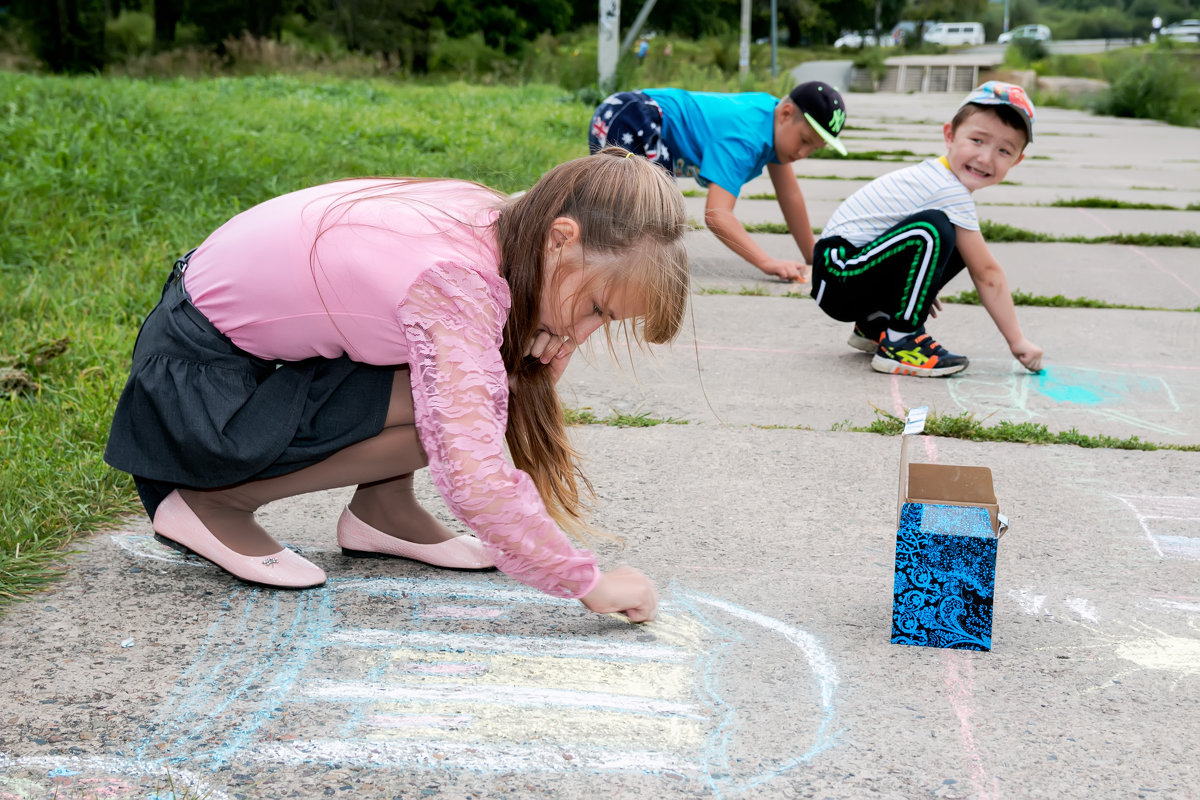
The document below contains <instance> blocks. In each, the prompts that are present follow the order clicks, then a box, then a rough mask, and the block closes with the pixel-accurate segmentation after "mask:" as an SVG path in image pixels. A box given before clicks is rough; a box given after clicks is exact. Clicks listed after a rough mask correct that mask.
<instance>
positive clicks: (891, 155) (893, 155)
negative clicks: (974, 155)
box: [808, 147, 937, 161]
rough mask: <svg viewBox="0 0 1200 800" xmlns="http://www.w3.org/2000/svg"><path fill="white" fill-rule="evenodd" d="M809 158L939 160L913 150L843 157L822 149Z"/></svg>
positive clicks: (860, 153) (852, 153)
mask: <svg viewBox="0 0 1200 800" xmlns="http://www.w3.org/2000/svg"><path fill="white" fill-rule="evenodd" d="M808 157H809V158H817V159H824V158H835V159H841V160H842V161H909V160H913V159H922V160H924V159H926V158H937V155H936V154H933V153H930V154H928V155H918V154H916V153H914V152H913V151H912V150H861V151H859V152H855V151H850V152H849V153H847V154H846V155H842V154H841V153H839V152H838V151H836V150H834V149H833V148H832V147H822V148H821V149H820V150H816V151H814V152H813V153H811V154H810V155H809V156H808Z"/></svg>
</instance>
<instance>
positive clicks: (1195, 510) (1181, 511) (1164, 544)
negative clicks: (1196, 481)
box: [1113, 494, 1200, 561]
mask: <svg viewBox="0 0 1200 800" xmlns="http://www.w3.org/2000/svg"><path fill="white" fill-rule="evenodd" d="M1113 497H1115V498H1117V499H1118V500H1120V501H1121V502H1122V503H1124V504H1125V505H1126V506H1127V507H1128V508H1129V510H1130V511H1132V512H1133V514H1134V516H1135V517H1136V518H1137V521H1138V524H1139V525H1140V526H1141V528H1142V532H1143V533H1144V534H1145V536H1146V540H1147V541H1148V542H1149V543H1150V546H1151V548H1153V550H1154V552H1155V553H1156V554H1157V555H1158V557H1159V558H1178V559H1186V560H1189V561H1200V497H1178V496H1169V495H1168V496H1159V495H1144V494H1141V495H1119V494H1118V495H1113Z"/></svg>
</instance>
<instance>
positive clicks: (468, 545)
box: [337, 506, 496, 569]
mask: <svg viewBox="0 0 1200 800" xmlns="http://www.w3.org/2000/svg"><path fill="white" fill-rule="evenodd" d="M337 540H338V544H339V545H341V547H342V553H344V554H345V555H348V556H353V557H355V558H370V557H374V556H397V557H399V558H408V559H412V560H413V561H420V562H422V563H425V564H432V565H433V566H435V567H446V568H448V569H495V567H496V563H495V562H494V561H492V557H491V556H489V555H488V553H487V550H485V549H484V548H483V542H481V541H479V540H478V539H476V538H475V537H474V536H456V537H454V538H453V539H447V540H446V541H444V542H438V543H437V544H417V543H416V542H409V541H406V540H404V539H397V538H396V537H395V536H388V535H387V534H386V533H384V532H383V531H380V530H377V529H375V528H372V527H371V526H370V525H368V524H367V523H365V522H363V521H362V520H361V519H359V518H358V517H356V516H354V513H353V512H352V511H351V510H350V506H346V508H345V510H344V511H342V516H341V519H339V520H338V524H337Z"/></svg>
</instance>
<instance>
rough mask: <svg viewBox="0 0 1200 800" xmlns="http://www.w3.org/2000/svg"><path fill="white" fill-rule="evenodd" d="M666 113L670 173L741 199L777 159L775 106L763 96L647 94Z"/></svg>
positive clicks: (664, 129)
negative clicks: (751, 182) (744, 187)
mask: <svg viewBox="0 0 1200 800" xmlns="http://www.w3.org/2000/svg"><path fill="white" fill-rule="evenodd" d="M644 91H645V93H646V94H647V95H649V96H650V99H652V100H653V101H654V102H656V103H658V105H659V108H661V109H662V115H663V127H662V136H663V139H664V140H665V141H666V144H667V147H668V148H669V149H670V156H671V165H672V166H671V170H672V171H673V172H674V173H675V174H676V175H678V176H680V177H688V178H695V179H696V181H697V183H699V184H700V185H701V186H708V185H709V184H710V183H715V184H716V185H717V186H720V187H721V188H722V189H724V190H725V191H727V192H729V193H730V194H732V195H734V196H735V197H736V196H737V193H738V192H739V191H741V189H742V185H743V184H744V183H746V182H747V181H749V180H751V179H753V178H757V177H758V176H759V175H761V174H762V171H763V167H765V166H766V165H767V164H770V163H774V164H778V163H779V159H778V158H776V157H775V106H776V105H777V104H778V103H779V100H778V99H776V98H774V97H772V96H771V95H769V94H766V93H765V92H744V93H740V94H723V93H718V92H688V91H684V90H683V89H645V90H644Z"/></svg>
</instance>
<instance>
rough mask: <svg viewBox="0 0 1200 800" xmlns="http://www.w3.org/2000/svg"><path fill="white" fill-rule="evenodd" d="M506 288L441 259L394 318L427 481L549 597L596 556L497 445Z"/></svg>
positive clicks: (574, 588)
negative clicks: (581, 546)
mask: <svg viewBox="0 0 1200 800" xmlns="http://www.w3.org/2000/svg"><path fill="white" fill-rule="evenodd" d="M507 292H508V289H507V286H505V285H504V284H503V283H502V281H500V279H499V278H492V277H490V276H488V277H485V276H484V275H483V274H481V273H479V272H476V271H475V270H473V269H470V268H468V267H465V266H461V265H457V264H451V263H445V262H443V263H438V264H436V265H434V266H433V267H430V268H429V269H427V270H426V271H425V272H423V273H422V274H421V275H420V276H419V277H418V278H417V280H416V281H415V282H414V283H413V284H412V286H411V288H410V289H409V292H408V295H407V297H406V298H405V299H404V301H403V302H402V303H401V304H400V306H399V308H398V309H397V317H398V319H399V322H400V325H401V326H402V327H403V330H404V336H405V338H406V340H407V341H408V347H409V370H410V372H411V375H412V388H413V406H414V409H415V412H416V426H417V433H418V435H419V436H420V439H421V445H422V446H423V447H424V448H425V453H426V455H427V456H428V457H429V471H430V474H431V476H432V478H433V483H434V485H435V486H436V487H437V489H438V491H439V492H440V493H441V495H442V497H443V498H444V499H445V501H446V504H447V505H448V506H449V507H450V510H451V511H452V512H453V513H454V515H455V516H457V517H458V518H459V519H460V520H462V521H463V522H464V523H465V524H466V525H467V526H468V527H469V528H470V529H471V530H472V531H474V532H475V535H476V536H478V537H479V539H480V541H482V542H483V544H484V545H485V546H486V547H487V549H488V551H489V552H490V553H491V555H492V558H493V559H495V561H496V566H497V567H499V568H500V570H501V571H503V572H504V573H505V574H507V575H510V576H512V577H513V578H515V579H517V580H519V581H521V582H522V583H525V584H528V585H530V586H532V587H534V588H536V589H539V590H541V591H543V592H545V593H547V594H550V595H554V596H556V597H568V598H575V597H582V596H583V595H585V594H587V593H588V592H590V591H591V590H592V589H593V588H594V587H595V585H596V583H597V581H598V580H599V578H600V571H599V569H598V568H597V566H596V558H595V556H593V555H592V553H591V552H589V551H587V550H578V549H576V548H575V547H573V546H572V545H571V543H570V541H569V540H568V539H567V537H566V535H565V534H564V533H563V532H562V530H561V529H560V528H559V527H558V525H557V524H555V522H554V520H553V519H551V518H550V516H549V514H547V512H546V507H545V504H544V503H543V502H542V498H541V496H540V495H539V494H538V491H537V487H536V486H534V483H533V480H532V479H531V478H530V477H529V475H528V474H526V473H525V472H522V471H521V470H518V469H516V468H515V467H513V466H512V464H511V463H510V462H509V461H508V459H507V457H506V456H505V452H504V429H505V425H506V424H507V419H508V377H507V374H506V373H505V370H504V362H503V360H502V358H501V356H500V345H501V342H502V336H503V326H504V318H505V308H504V307H503V306H502V305H501V299H503V300H504V301H506V300H507Z"/></svg>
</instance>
